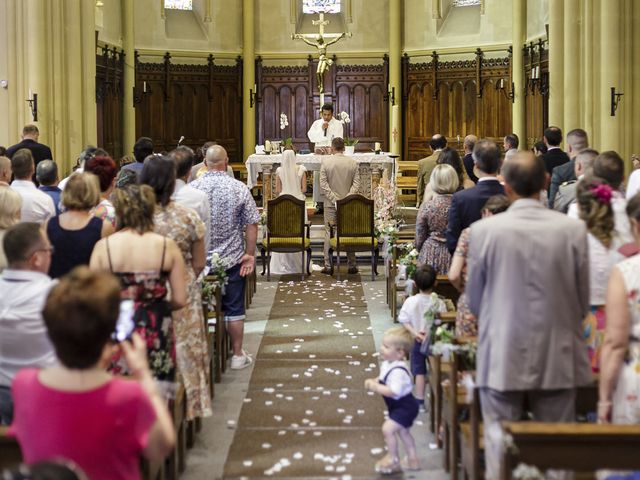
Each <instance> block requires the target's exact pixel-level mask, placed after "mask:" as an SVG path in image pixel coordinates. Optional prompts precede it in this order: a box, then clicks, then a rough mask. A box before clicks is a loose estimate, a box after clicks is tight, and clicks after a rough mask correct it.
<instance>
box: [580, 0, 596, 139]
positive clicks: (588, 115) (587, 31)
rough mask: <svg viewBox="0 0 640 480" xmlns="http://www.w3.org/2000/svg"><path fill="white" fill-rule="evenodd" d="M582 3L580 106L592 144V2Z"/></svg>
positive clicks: (583, 123) (593, 30) (583, 122)
mask: <svg viewBox="0 0 640 480" xmlns="http://www.w3.org/2000/svg"><path fill="white" fill-rule="evenodd" d="M583 1H584V15H583V19H582V20H583V22H582V23H583V32H584V33H583V36H582V49H581V50H582V52H583V54H584V55H583V58H584V62H583V65H582V69H581V70H582V72H583V75H582V78H583V81H584V83H583V88H582V92H581V94H582V95H581V97H582V99H583V100H584V102H583V105H582V128H584V129H585V131H586V132H587V135H589V141H590V142H593V135H594V133H595V132H594V128H593V104H594V102H593V99H594V88H593V84H594V81H593V77H594V61H593V58H594V50H593V46H594V38H593V37H594V35H595V29H594V28H593V27H594V25H593V22H594V15H593V0H583Z"/></svg>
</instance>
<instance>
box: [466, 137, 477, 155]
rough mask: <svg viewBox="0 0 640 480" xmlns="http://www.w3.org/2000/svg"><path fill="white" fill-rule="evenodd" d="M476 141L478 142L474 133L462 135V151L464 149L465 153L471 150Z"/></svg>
mask: <svg viewBox="0 0 640 480" xmlns="http://www.w3.org/2000/svg"><path fill="white" fill-rule="evenodd" d="M477 142H478V137H476V136H475V135H467V136H466V137H464V151H465V153H471V152H473V147H475V146H476V143H477Z"/></svg>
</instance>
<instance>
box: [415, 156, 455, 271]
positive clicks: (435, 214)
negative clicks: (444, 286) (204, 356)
mask: <svg viewBox="0 0 640 480" xmlns="http://www.w3.org/2000/svg"><path fill="white" fill-rule="evenodd" d="M429 184H430V185H431V189H432V190H433V193H434V195H433V197H432V198H431V199H429V200H427V201H425V202H422V205H421V206H420V210H419V211H418V218H417V219H416V238H415V247H416V249H418V250H419V251H420V254H419V255H418V265H423V264H427V265H431V266H432V267H433V268H434V269H435V270H436V272H438V274H441V275H444V274H446V273H447V271H448V270H449V263H451V254H450V253H449V250H448V249H447V242H446V237H445V232H446V230H447V223H448V220H449V209H450V208H451V199H452V197H453V194H454V193H455V192H456V191H457V190H458V187H459V186H460V181H459V178H458V173H457V172H456V171H455V169H454V168H453V167H452V166H451V165H446V164H443V165H436V167H435V168H434V169H433V172H431V178H430V179H429Z"/></svg>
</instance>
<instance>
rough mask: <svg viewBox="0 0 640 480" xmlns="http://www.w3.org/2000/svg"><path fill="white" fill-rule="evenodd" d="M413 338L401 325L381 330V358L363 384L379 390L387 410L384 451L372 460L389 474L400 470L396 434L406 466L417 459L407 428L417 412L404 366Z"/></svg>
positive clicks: (414, 466)
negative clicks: (374, 373)
mask: <svg viewBox="0 0 640 480" xmlns="http://www.w3.org/2000/svg"><path fill="white" fill-rule="evenodd" d="M412 345H413V339H412V338H411V334H410V333H409V332H408V331H407V330H405V329H404V327H392V328H390V329H389V330H387V331H386V332H385V333H384V336H383V337H382V344H381V346H380V356H381V357H382V359H383V360H384V361H383V362H382V365H381V367H380V376H379V377H378V378H370V379H368V380H366V381H365V382H364V387H365V388H366V389H367V390H370V391H372V392H376V393H379V394H380V395H382V397H383V398H384V401H385V403H386V404H387V409H388V410H389V418H388V419H387V420H385V422H384V424H383V425H382V434H383V435H384V441H385V443H386V444H387V450H388V452H389V453H388V454H387V455H386V456H385V457H384V458H383V459H382V460H380V461H378V462H377V463H376V467H375V468H376V472H378V473H382V474H386V475H390V474H394V473H398V472H400V471H402V467H401V465H400V460H399V458H398V438H399V439H400V441H401V442H402V444H403V446H404V450H405V452H406V454H407V458H406V461H405V462H404V463H406V465H404V467H405V468H406V469H407V470H418V469H419V468H420V462H419V461H418V456H417V453H416V443H415V440H414V439H413V437H412V436H411V432H410V430H409V429H410V428H411V426H412V425H413V421H414V420H415V419H416V417H417V416H418V403H417V402H416V399H415V397H414V396H413V393H411V392H412V391H413V378H412V376H411V373H409V370H408V368H407V359H408V358H409V354H410V352H411V348H412Z"/></svg>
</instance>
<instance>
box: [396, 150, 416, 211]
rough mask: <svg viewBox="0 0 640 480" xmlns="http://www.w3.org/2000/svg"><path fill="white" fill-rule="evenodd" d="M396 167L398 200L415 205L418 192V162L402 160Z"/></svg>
mask: <svg viewBox="0 0 640 480" xmlns="http://www.w3.org/2000/svg"><path fill="white" fill-rule="evenodd" d="M396 166H397V172H398V175H397V176H396V190H397V192H398V199H399V200H400V201H401V202H404V203H406V204H412V205H415V203H416V192H417V191H418V162H415V161H408V160H402V161H399V162H397V163H396Z"/></svg>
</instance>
